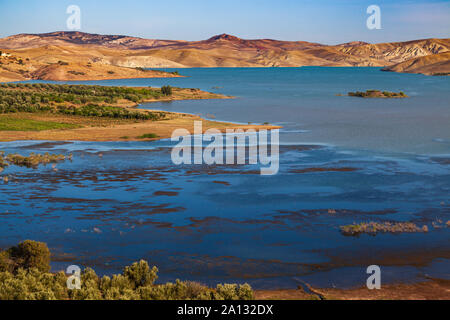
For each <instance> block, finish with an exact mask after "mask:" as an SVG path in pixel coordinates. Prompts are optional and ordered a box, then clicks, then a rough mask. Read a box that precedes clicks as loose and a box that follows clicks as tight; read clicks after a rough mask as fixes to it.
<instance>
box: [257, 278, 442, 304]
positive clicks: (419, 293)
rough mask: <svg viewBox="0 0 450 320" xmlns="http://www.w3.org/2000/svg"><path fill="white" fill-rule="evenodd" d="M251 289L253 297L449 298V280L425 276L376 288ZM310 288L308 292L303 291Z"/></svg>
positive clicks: (263, 298) (267, 298) (316, 298)
mask: <svg viewBox="0 0 450 320" xmlns="http://www.w3.org/2000/svg"><path fill="white" fill-rule="evenodd" d="M305 286H306V288H307V290H305V289H304V288H302V287H299V288H298V289H280V290H255V299H256V300H450V280H448V279H436V278H427V279H425V280H423V281H419V282H414V283H407V282H395V283H390V284H386V285H382V287H381V289H380V290H369V289H367V288H366V287H359V288H351V289H337V288H313V287H311V286H309V285H307V284H305ZM307 291H310V292H307Z"/></svg>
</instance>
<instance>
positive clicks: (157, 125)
mask: <svg viewBox="0 0 450 320" xmlns="http://www.w3.org/2000/svg"><path fill="white" fill-rule="evenodd" d="M167 114H168V115H172V116H174V115H175V117H173V118H172V119H168V120H159V121H145V122H136V123H127V124H117V125H111V126H105V127H95V126H94V127H82V128H76V129H63V130H60V129H58V130H43V131H0V142H13V141H92V142H108V141H109V142H116V141H157V140H164V139H170V138H171V137H172V133H173V131H175V130H177V129H186V130H188V131H189V132H191V133H193V132H194V121H201V122H202V125H203V128H202V130H203V132H205V131H207V130H209V129H218V130H219V131H221V132H225V131H226V130H228V129H230V130H238V129H242V130H249V129H253V130H256V131H260V130H275V129H280V128H281V127H280V126H272V125H241V124H236V123H231V122H220V121H213V120H205V119H203V118H201V117H199V116H195V115H189V114H183V113H168V112H167ZM150 133H151V134H155V135H157V138H149V139H146V138H139V137H142V136H143V135H145V134H150ZM125 137H127V138H125Z"/></svg>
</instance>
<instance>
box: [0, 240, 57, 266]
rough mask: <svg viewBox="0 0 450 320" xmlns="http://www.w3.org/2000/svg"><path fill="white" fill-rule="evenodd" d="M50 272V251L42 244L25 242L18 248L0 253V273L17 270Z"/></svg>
mask: <svg viewBox="0 0 450 320" xmlns="http://www.w3.org/2000/svg"><path fill="white" fill-rule="evenodd" d="M20 268H22V269H33V268H34V269H36V270H38V271H40V272H49V271H50V250H49V249H48V247H47V245H46V244H45V243H43V242H36V241H31V240H26V241H24V242H22V243H19V245H18V246H16V247H12V248H9V249H8V250H5V251H1V252H0V272H4V271H7V272H14V271H16V270H18V269H20Z"/></svg>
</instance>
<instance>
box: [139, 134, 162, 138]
mask: <svg viewBox="0 0 450 320" xmlns="http://www.w3.org/2000/svg"><path fill="white" fill-rule="evenodd" d="M156 138H159V136H158V135H157V134H154V133H146V134H143V135H142V136H139V137H136V139H156Z"/></svg>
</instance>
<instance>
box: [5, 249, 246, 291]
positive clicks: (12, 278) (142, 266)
mask: <svg viewBox="0 0 450 320" xmlns="http://www.w3.org/2000/svg"><path fill="white" fill-rule="evenodd" d="M49 263H50V251H49V250H48V248H47V245H46V244H44V243H40V242H35V241H25V242H23V243H21V244H19V245H18V246H17V247H13V248H10V249H7V250H4V251H0V300H251V299H253V298H254V293H253V291H252V289H251V287H250V286H249V285H248V284H244V285H236V284H224V285H218V286H217V287H216V288H215V289H211V288H208V287H206V286H203V285H201V284H199V283H196V282H182V281H180V280H177V281H176V282H175V283H166V284H163V285H156V284H155V281H156V280H157V279H158V275H157V273H158V269H157V268H156V267H153V268H150V266H149V264H148V263H147V262H146V261H143V260H141V261H140V262H136V263H133V264H132V265H131V266H129V267H125V268H124V269H123V272H122V274H118V275H113V276H112V277H109V276H104V277H102V278H100V277H99V276H97V275H96V274H95V272H94V270H92V269H90V268H87V269H85V270H84V271H83V272H82V274H81V289H80V290H76V289H74V290H70V289H68V288H67V280H68V278H67V276H66V275H65V274H64V272H59V273H56V274H55V273H49V271H50V265H49Z"/></svg>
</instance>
